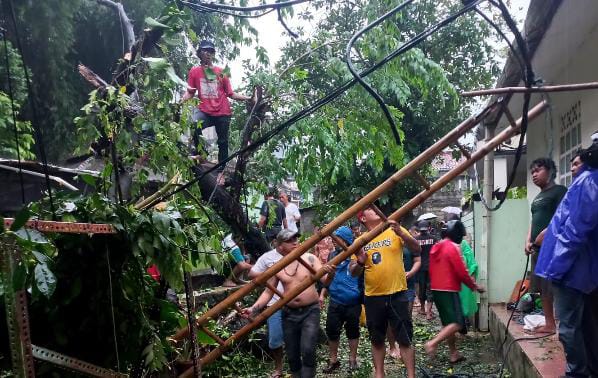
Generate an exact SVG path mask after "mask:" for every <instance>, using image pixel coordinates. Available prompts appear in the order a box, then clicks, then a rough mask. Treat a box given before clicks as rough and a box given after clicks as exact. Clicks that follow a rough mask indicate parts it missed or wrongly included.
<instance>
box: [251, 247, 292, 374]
mask: <svg viewBox="0 0 598 378" xmlns="http://www.w3.org/2000/svg"><path fill="white" fill-rule="evenodd" d="M278 249H280V246H279V247H277V248H275V249H273V250H271V251H268V252H266V253H264V254H263V255H261V256H260V257H259V258H258V259H257V261H256V262H255V265H253V266H252V267H251V269H250V270H249V273H248V276H249V278H250V279H253V278H256V277H257V276H259V275H260V274H261V273H263V272H265V271H266V270H267V269H268V268H270V267H271V266H272V265H274V264H276V263H277V262H278V260H280V259H282V254H280V253H279V251H278ZM276 289H277V290H278V291H279V292H281V293H282V292H283V291H284V288H283V286H282V284H281V283H280V282H279V283H278V285H277V287H276ZM264 295H267V291H266V290H265V291H264V293H262V296H264ZM278 299H279V298H278V296H277V295H274V296H272V299H270V301H269V302H268V305H267V306H268V307H270V306H272V305H273V304H274V303H276V301H278ZM283 344H284V339H283V332H282V312H281V311H280V310H278V311H276V312H275V313H274V314H273V315H272V316H270V317H269V318H268V346H269V347H270V349H271V351H272V359H273V360H274V372H272V374H271V375H270V378H280V377H282V376H283V373H282V362H283V360H282V357H283V355H282V346H283Z"/></svg>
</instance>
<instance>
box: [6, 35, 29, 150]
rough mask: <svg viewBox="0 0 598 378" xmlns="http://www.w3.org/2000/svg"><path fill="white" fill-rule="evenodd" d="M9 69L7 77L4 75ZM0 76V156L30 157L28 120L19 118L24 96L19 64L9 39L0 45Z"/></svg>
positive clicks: (20, 65) (24, 85)
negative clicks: (0, 78) (16, 135)
mask: <svg viewBox="0 0 598 378" xmlns="http://www.w3.org/2000/svg"><path fill="white" fill-rule="evenodd" d="M7 57H8V67H7V64H6V62H7V59H6V58H7ZM9 72H10V77H9V76H8V73H9ZM0 77H3V78H4V79H5V80H1V81H0V157H2V158H10V159H16V158H17V157H18V156H19V154H20V156H21V158H22V159H33V158H34V157H35V156H34V154H33V136H32V132H33V131H32V129H31V124H30V122H28V121H22V120H21V119H20V118H19V114H20V109H21V107H23V105H25V104H26V102H25V101H26V99H27V88H26V83H25V80H24V75H23V64H22V62H21V58H20V56H19V54H18V53H17V51H16V50H15V49H14V48H13V47H12V45H11V43H10V42H7V43H6V44H4V43H2V44H1V45H0ZM9 81H10V86H9ZM11 95H12V97H11ZM13 107H14V112H15V114H14V116H15V118H16V129H17V134H18V137H17V138H18V152H19V153H17V138H15V124H14V120H13Z"/></svg>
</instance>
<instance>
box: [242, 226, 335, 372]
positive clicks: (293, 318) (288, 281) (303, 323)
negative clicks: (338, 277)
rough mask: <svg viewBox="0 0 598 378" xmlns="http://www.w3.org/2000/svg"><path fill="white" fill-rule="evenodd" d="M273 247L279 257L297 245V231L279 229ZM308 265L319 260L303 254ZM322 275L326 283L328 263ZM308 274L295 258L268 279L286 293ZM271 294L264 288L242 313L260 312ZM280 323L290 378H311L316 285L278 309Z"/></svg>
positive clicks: (330, 268) (329, 276)
mask: <svg viewBox="0 0 598 378" xmlns="http://www.w3.org/2000/svg"><path fill="white" fill-rule="evenodd" d="M276 242H277V250H278V252H279V253H281V254H282V255H283V256H286V255H288V254H289V253H290V252H291V251H292V250H294V249H295V248H296V247H297V245H298V241H297V232H293V231H291V230H282V231H280V232H279V233H278V235H277V236H276ZM301 258H302V259H303V260H304V261H306V262H307V263H308V264H309V265H311V267H312V268H313V269H314V270H315V271H318V270H320V268H322V263H321V262H320V260H319V259H318V258H316V256H314V255H312V254H309V253H305V254H303V256H302V257H301ZM324 270H325V271H326V273H327V274H326V275H324V276H323V277H322V278H321V279H320V281H321V282H322V284H324V285H328V284H330V282H331V281H332V279H333V278H334V273H335V272H336V269H335V267H334V266H332V265H324ZM310 276H311V273H310V272H309V271H308V270H307V268H305V267H304V266H303V265H301V264H300V263H299V261H294V262H292V263H290V264H289V265H288V266H287V267H285V268H284V269H283V270H281V271H280V272H278V273H277V274H276V275H275V276H274V277H272V278H271V279H270V283H271V284H272V285H274V287H276V286H277V285H278V282H280V283H281V284H282V286H283V289H284V292H285V293H288V292H289V291H291V290H293V288H295V287H296V286H298V285H299V284H300V283H301V282H302V281H303V280H304V279H307V278H308V277H310ZM273 294H274V293H272V292H270V291H269V290H267V291H265V292H264V294H262V295H261V296H260V297H259V298H258V300H257V301H256V302H255V303H254V304H253V305H252V306H251V307H249V308H247V309H245V311H244V314H245V315H248V316H249V315H252V314H255V313H257V312H259V311H261V310H262V309H263V308H264V307H265V306H266V304H267V303H268V300H269V299H270V297H272V295H273ZM282 325H283V333H284V343H285V348H286V354H287V359H288V361H289V368H290V370H291V374H292V376H293V378H308V377H309V378H311V377H315V376H316V347H317V342H318V334H319V330H320V302H319V295H318V292H317V291H316V286H315V285H311V286H309V287H308V288H307V289H305V290H304V291H303V292H302V293H301V294H299V295H298V296H296V297H295V298H293V299H292V300H291V301H290V302H289V303H287V305H286V306H285V307H284V308H283V310H282Z"/></svg>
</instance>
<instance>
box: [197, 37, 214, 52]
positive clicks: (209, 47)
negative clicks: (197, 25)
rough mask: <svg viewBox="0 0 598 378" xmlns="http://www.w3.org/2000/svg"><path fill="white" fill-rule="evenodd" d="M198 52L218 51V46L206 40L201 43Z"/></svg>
mask: <svg viewBox="0 0 598 378" xmlns="http://www.w3.org/2000/svg"><path fill="white" fill-rule="evenodd" d="M197 49H198V50H213V51H216V46H214V43H213V42H212V41H208V40H207V39H204V40H203V41H201V42H199V46H197Z"/></svg>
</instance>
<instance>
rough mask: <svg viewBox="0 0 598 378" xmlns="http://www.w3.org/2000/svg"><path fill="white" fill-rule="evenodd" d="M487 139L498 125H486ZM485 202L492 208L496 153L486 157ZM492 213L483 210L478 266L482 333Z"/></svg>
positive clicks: (485, 322) (486, 312) (485, 325)
mask: <svg viewBox="0 0 598 378" xmlns="http://www.w3.org/2000/svg"><path fill="white" fill-rule="evenodd" d="M484 126H485V127H484V128H485V130H486V138H485V139H484V143H488V141H489V140H491V139H492V138H494V135H495V132H496V124H494V125H484ZM483 185H484V202H485V203H486V204H487V205H488V207H492V192H493V191H494V151H491V152H490V153H488V154H487V155H486V156H485V157H484V184H483ZM491 225H492V212H491V211H489V210H488V209H487V208H486V207H484V208H483V209H482V240H481V243H480V246H481V251H480V253H479V255H478V256H479V258H478V264H479V266H480V276H479V281H480V284H482V285H483V286H484V287H485V288H486V292H484V293H482V294H481V295H480V311H479V328H480V330H482V331H488V329H489V327H488V315H489V306H488V305H489V303H488V297H489V292H490V282H489V281H488V276H489V274H488V269H489V267H490V260H491V258H490V239H491V232H490V230H491Z"/></svg>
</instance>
